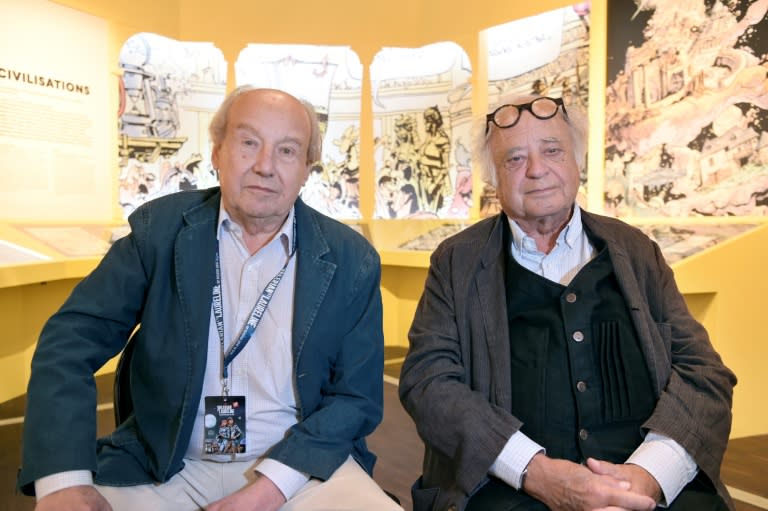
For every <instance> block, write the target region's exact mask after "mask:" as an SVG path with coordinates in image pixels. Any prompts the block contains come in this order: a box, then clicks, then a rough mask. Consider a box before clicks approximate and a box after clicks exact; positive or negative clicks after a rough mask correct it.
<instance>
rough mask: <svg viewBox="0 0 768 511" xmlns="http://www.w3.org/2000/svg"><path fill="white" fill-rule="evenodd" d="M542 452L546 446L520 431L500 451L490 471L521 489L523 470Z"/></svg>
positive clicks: (515, 487)
mask: <svg viewBox="0 0 768 511" xmlns="http://www.w3.org/2000/svg"><path fill="white" fill-rule="evenodd" d="M540 452H545V450H544V448H543V447H542V446H540V445H539V444H537V443H536V442H534V441H533V440H531V439H530V438H528V436H527V435H526V434H525V433H522V432H520V431H518V432H517V433H515V434H514V435H512V436H511V437H509V440H508V441H507V444H506V445H505V446H504V448H503V449H502V450H501V453H499V456H498V458H496V461H494V462H493V465H491V469H490V470H489V471H488V472H489V473H490V474H491V475H493V476H496V477H498V478H499V479H501V480H502V481H504V482H505V483H507V484H508V485H510V486H511V487H512V488H514V489H516V490H520V489H521V488H520V483H521V482H522V481H520V479H521V478H522V476H523V470H525V467H527V466H528V464H529V463H530V462H531V460H532V459H533V457H534V456H536V455H537V454H539V453H540Z"/></svg>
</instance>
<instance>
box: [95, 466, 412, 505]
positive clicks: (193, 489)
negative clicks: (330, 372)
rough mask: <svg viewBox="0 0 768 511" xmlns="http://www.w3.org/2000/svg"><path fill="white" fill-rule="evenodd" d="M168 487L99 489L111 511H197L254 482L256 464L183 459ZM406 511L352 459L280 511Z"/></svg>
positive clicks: (306, 487)
mask: <svg viewBox="0 0 768 511" xmlns="http://www.w3.org/2000/svg"><path fill="white" fill-rule="evenodd" d="M184 461H185V467H184V469H183V470H182V471H181V472H179V473H178V474H176V475H175V476H173V477H172V478H171V479H170V480H169V481H168V482H166V483H164V484H145V485H140V486H123V487H117V486H100V485H97V486H96V488H97V489H98V490H99V492H100V493H101V494H102V495H104V497H105V498H106V499H107V501H109V503H110V505H111V506H112V510H113V511H135V510H137V509H141V510H145V511H199V510H203V509H205V508H206V506H207V505H208V504H210V503H211V502H215V501H217V500H219V499H221V498H223V497H225V496H227V495H231V494H232V493H234V492H236V491H237V490H239V489H241V488H243V487H244V486H246V485H247V484H249V483H251V482H253V481H254V480H255V478H256V474H255V473H254V471H253V468H252V467H253V465H254V462H253V461H242V462H231V463H216V462H212V461H200V460H184ZM310 510H311V511H403V508H401V507H400V506H399V505H398V504H397V503H396V502H395V501H394V500H392V499H391V498H390V497H389V496H388V495H387V494H386V493H384V491H382V489H381V488H380V487H379V486H378V485H377V484H376V482H375V481H374V480H373V479H371V477H370V476H369V475H368V473H367V472H366V471H365V470H363V469H362V468H361V467H360V465H358V464H357V462H356V461H355V460H353V459H352V458H351V457H350V458H349V459H347V461H346V462H345V463H344V464H343V465H342V466H341V467H339V468H338V469H337V470H336V472H334V473H333V475H332V476H331V478H330V479H328V480H327V481H325V482H321V481H318V480H316V479H311V480H310V481H309V482H308V483H307V484H305V485H304V486H302V488H301V489H300V490H299V491H298V492H297V493H296V495H294V496H293V498H292V499H290V500H289V501H288V502H286V504H285V505H284V506H283V507H281V508H280V511H310Z"/></svg>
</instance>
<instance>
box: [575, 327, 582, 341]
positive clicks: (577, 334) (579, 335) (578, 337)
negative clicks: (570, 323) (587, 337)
mask: <svg viewBox="0 0 768 511" xmlns="http://www.w3.org/2000/svg"><path fill="white" fill-rule="evenodd" d="M573 340H574V341H576V342H581V341H583V340H584V334H583V333H581V331H579V330H576V331H575V332H573Z"/></svg>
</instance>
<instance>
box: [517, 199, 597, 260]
mask: <svg viewBox="0 0 768 511" xmlns="http://www.w3.org/2000/svg"><path fill="white" fill-rule="evenodd" d="M505 216H506V215H505ZM507 222H508V223H509V229H510V231H512V246H513V247H514V248H515V249H516V250H518V251H523V250H526V247H535V246H536V243H535V242H534V241H533V238H531V237H530V236H528V235H527V234H526V233H525V231H523V229H522V228H521V227H520V226H519V225H518V224H517V222H515V221H514V220H513V219H512V218H510V217H508V216H507ZM583 230H584V228H583V226H582V224H581V208H580V207H579V205H578V204H577V203H574V205H573V213H572V214H571V219H570V220H568V223H567V224H565V228H563V230H562V231H560V233H559V234H558V235H557V241H558V243H559V242H564V243H565V244H566V246H568V248H573V247H574V246H575V245H576V243H577V242H578V240H579V237H580V236H581V235H582V233H583ZM526 239H527V240H530V241H528V242H526V241H525V240H526Z"/></svg>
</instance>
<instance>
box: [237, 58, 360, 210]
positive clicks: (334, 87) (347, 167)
mask: <svg viewBox="0 0 768 511" xmlns="http://www.w3.org/2000/svg"><path fill="white" fill-rule="evenodd" d="M362 72H363V70H362V65H361V64H360V60H359V58H358V57H357V55H356V54H355V52H353V51H352V50H351V49H350V48H348V47H346V46H315V45H282V44H249V45H248V46H247V47H246V48H245V49H243V51H242V52H241V53H240V55H239V57H238V59H237V62H236V63H235V75H236V81H237V84H238V85H241V84H245V83H248V84H251V85H255V86H257V87H270V88H274V89H280V90H283V91H285V92H288V93H290V94H293V95H294V96H296V97H298V98H301V99H304V100H307V101H308V102H310V103H311V104H312V105H313V106H314V107H315V111H316V112H317V114H318V118H319V120H320V127H321V129H322V131H323V153H322V159H321V161H319V162H316V163H315V164H314V165H313V166H312V169H311V171H310V175H309V179H307V182H306V183H305V185H304V187H303V188H302V190H301V198H302V200H303V201H304V202H306V203H307V204H309V205H310V206H312V207H313V208H315V209H316V210H318V211H320V212H321V213H324V214H326V215H328V216H331V217H334V218H338V219H359V218H360V216H361V215H360V183H359V181H360V99H361V98H360V89H361V83H362Z"/></svg>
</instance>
